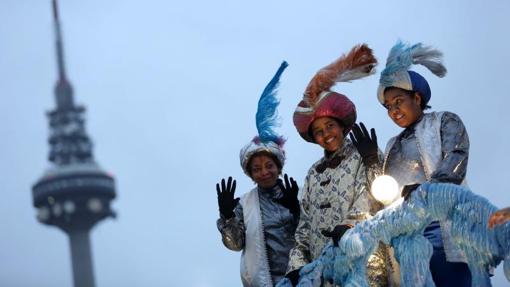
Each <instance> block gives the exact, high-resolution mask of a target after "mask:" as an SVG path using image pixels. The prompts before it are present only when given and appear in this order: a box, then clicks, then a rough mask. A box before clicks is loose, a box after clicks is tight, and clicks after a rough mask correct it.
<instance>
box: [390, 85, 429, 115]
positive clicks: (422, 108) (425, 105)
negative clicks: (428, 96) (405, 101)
mask: <svg viewBox="0 0 510 287" xmlns="http://www.w3.org/2000/svg"><path fill="white" fill-rule="evenodd" d="M391 89H397V90H400V91H403V92H404V93H405V94H406V95H409V96H410V97H412V96H414V94H417V95H418V96H420V108H421V110H422V111H423V110H426V109H430V108H431V106H429V105H427V104H426V103H425V102H424V101H423V97H422V95H421V93H420V92H418V91H409V90H406V89H402V88H398V87H386V88H385V89H384V93H386V91H388V90H391Z"/></svg>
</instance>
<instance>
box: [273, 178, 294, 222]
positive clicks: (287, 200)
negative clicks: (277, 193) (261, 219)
mask: <svg viewBox="0 0 510 287" xmlns="http://www.w3.org/2000/svg"><path fill="white" fill-rule="evenodd" d="M283 178H284V179H285V185H283V182H282V181H281V180H278V186H279V187H280V189H281V190H282V192H283V196H282V197H281V198H278V199H276V200H275V201H276V202H278V203H279V204H281V205H283V206H285V207H286V208H287V209H288V210H289V211H290V213H292V214H293V215H294V216H299V200H298V198H297V197H298V191H299V187H298V185H297V183H296V181H295V180H294V179H293V178H292V177H291V178H290V181H289V177H288V176H287V174H285V176H284V177H283Z"/></svg>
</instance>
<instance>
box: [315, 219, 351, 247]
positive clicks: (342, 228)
mask: <svg viewBox="0 0 510 287" xmlns="http://www.w3.org/2000/svg"><path fill="white" fill-rule="evenodd" d="M351 228H352V225H350V224H341V225H337V226H335V228H333V230H331V231H328V230H322V231H321V233H322V235H324V236H326V237H331V239H333V245H334V246H337V247H338V242H339V241H340V239H342V236H343V235H344V233H345V232H346V231H347V230H349V229H351Z"/></svg>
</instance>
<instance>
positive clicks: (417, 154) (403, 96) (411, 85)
mask: <svg viewBox="0 0 510 287" xmlns="http://www.w3.org/2000/svg"><path fill="white" fill-rule="evenodd" d="M441 60H442V53H441V52H440V51H438V50H436V49H432V48H431V47H427V46H423V45H422V44H421V43H418V44H415V45H412V46H411V45H406V44H404V43H402V42H398V43H397V44H396V45H395V46H394V47H393V48H392V50H391V51H390V54H389V56H388V60H387V63H386V68H385V69H384V70H383V71H382V72H381V78H380V85H379V88H378V91H377V97H378V100H379V102H380V103H381V104H382V105H383V106H384V107H385V108H386V109H387V112H388V116H389V118H390V119H391V120H392V121H393V122H394V123H395V124H397V125H398V126H399V127H401V128H404V130H403V131H402V132H401V133H400V134H398V135H397V136H396V137H393V138H392V139H390V141H389V142H388V144H387V146H386V153H385V157H384V160H382V159H381V158H378V157H377V150H378V149H377V141H376V140H374V137H375V131H374V130H373V129H372V138H370V136H369V135H368V132H367V129H366V128H365V127H364V126H363V124H360V126H355V127H354V128H353V133H352V134H351V136H352V138H351V139H352V140H353V142H354V143H355V144H356V145H357V146H359V147H360V148H359V149H358V150H359V152H360V154H362V156H363V157H364V158H365V161H366V162H370V164H369V167H370V169H374V171H373V173H375V174H387V175H390V176H392V177H393V178H395V179H396V181H397V182H398V184H399V187H400V189H401V190H402V196H403V197H404V198H408V197H409V195H410V193H411V192H412V191H413V190H415V189H416V188H417V187H418V186H419V184H421V183H423V182H432V183H434V182H447V183H454V184H462V183H463V182H464V179H465V176H466V169H467V162H468V156H469V138H468V134H467V131H466V129H465V127H464V124H463V123H462V120H461V119H460V117H459V116H457V115H456V114H454V113H451V112H431V113H425V112H424V110H425V109H427V108H430V107H429V106H428V105H427V104H428V102H429V100H430V97H431V91H430V86H429V84H428V82H427V80H425V78H424V77H423V76H421V75H420V74H418V73H416V72H414V71H410V70H409V67H410V66H411V65H412V64H421V65H424V66H425V67H427V68H428V69H429V70H430V71H431V72H432V73H434V74H435V75H437V76H439V77H443V76H444V75H445V74H446V68H445V67H444V66H443V64H442V62H441ZM424 236H425V237H426V238H427V239H428V241H429V242H430V243H431V244H432V247H433V254H432V258H431V260H430V271H431V274H432V278H433V280H434V283H435V285H436V286H438V287H441V286H449V287H455V286H459V287H460V286H471V273H470V270H469V268H468V266H467V264H466V262H467V261H466V258H465V256H464V254H463V253H462V251H461V250H460V249H459V248H458V247H457V246H456V245H455V243H454V242H453V241H452V239H451V238H450V225H449V223H447V222H437V221H436V222H432V223H431V224H430V225H429V226H428V227H427V228H426V229H425V231H424Z"/></svg>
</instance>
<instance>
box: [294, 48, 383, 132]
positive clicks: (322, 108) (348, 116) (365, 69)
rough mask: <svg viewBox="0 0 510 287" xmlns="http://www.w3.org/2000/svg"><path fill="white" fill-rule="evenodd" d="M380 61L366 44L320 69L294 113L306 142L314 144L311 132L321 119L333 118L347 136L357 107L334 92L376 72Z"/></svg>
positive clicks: (295, 121)
mask: <svg viewBox="0 0 510 287" xmlns="http://www.w3.org/2000/svg"><path fill="white" fill-rule="evenodd" d="M376 65H377V59H376V58H375V57H374V55H373V53H372V49H370V48H369V47H368V46H367V45H366V44H361V45H356V46H355V47H354V48H352V50H351V51H350V52H349V53H348V54H347V55H343V56H342V57H340V58H339V59H338V60H336V61H335V62H333V63H331V64H329V65H328V66H326V67H324V68H322V69H320V70H319V71H318V72H317V74H315V76H314V77H313V78H312V80H311V81H310V83H309V84H308V87H307V88H306V91H305V94H304V96H303V100H302V101H301V102H300V103H299V104H298V106H297V108H296V111H295V112H294V125H295V126H296V128H297V130H298V132H299V134H300V135H301V137H303V138H304V139H305V140H306V141H309V142H314V140H313V138H312V137H311V135H309V133H308V131H309V128H310V125H311V124H312V122H313V121H314V120H315V119H317V118H320V117H333V118H336V119H338V120H339V121H340V122H341V123H342V124H343V125H344V132H345V133H347V132H349V130H350V129H351V127H352V125H353V124H354V122H355V121H356V107H355V106H354V104H353V103H352V102H351V101H350V100H349V99H348V98H347V97H346V96H344V95H342V94H339V93H336V92H332V91H331V90H330V89H331V87H332V86H333V85H335V84H336V83H339V82H350V81H352V80H356V79H360V78H363V77H366V76H369V75H371V74H373V73H374V72H375V69H374V67H375V66H376Z"/></svg>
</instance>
